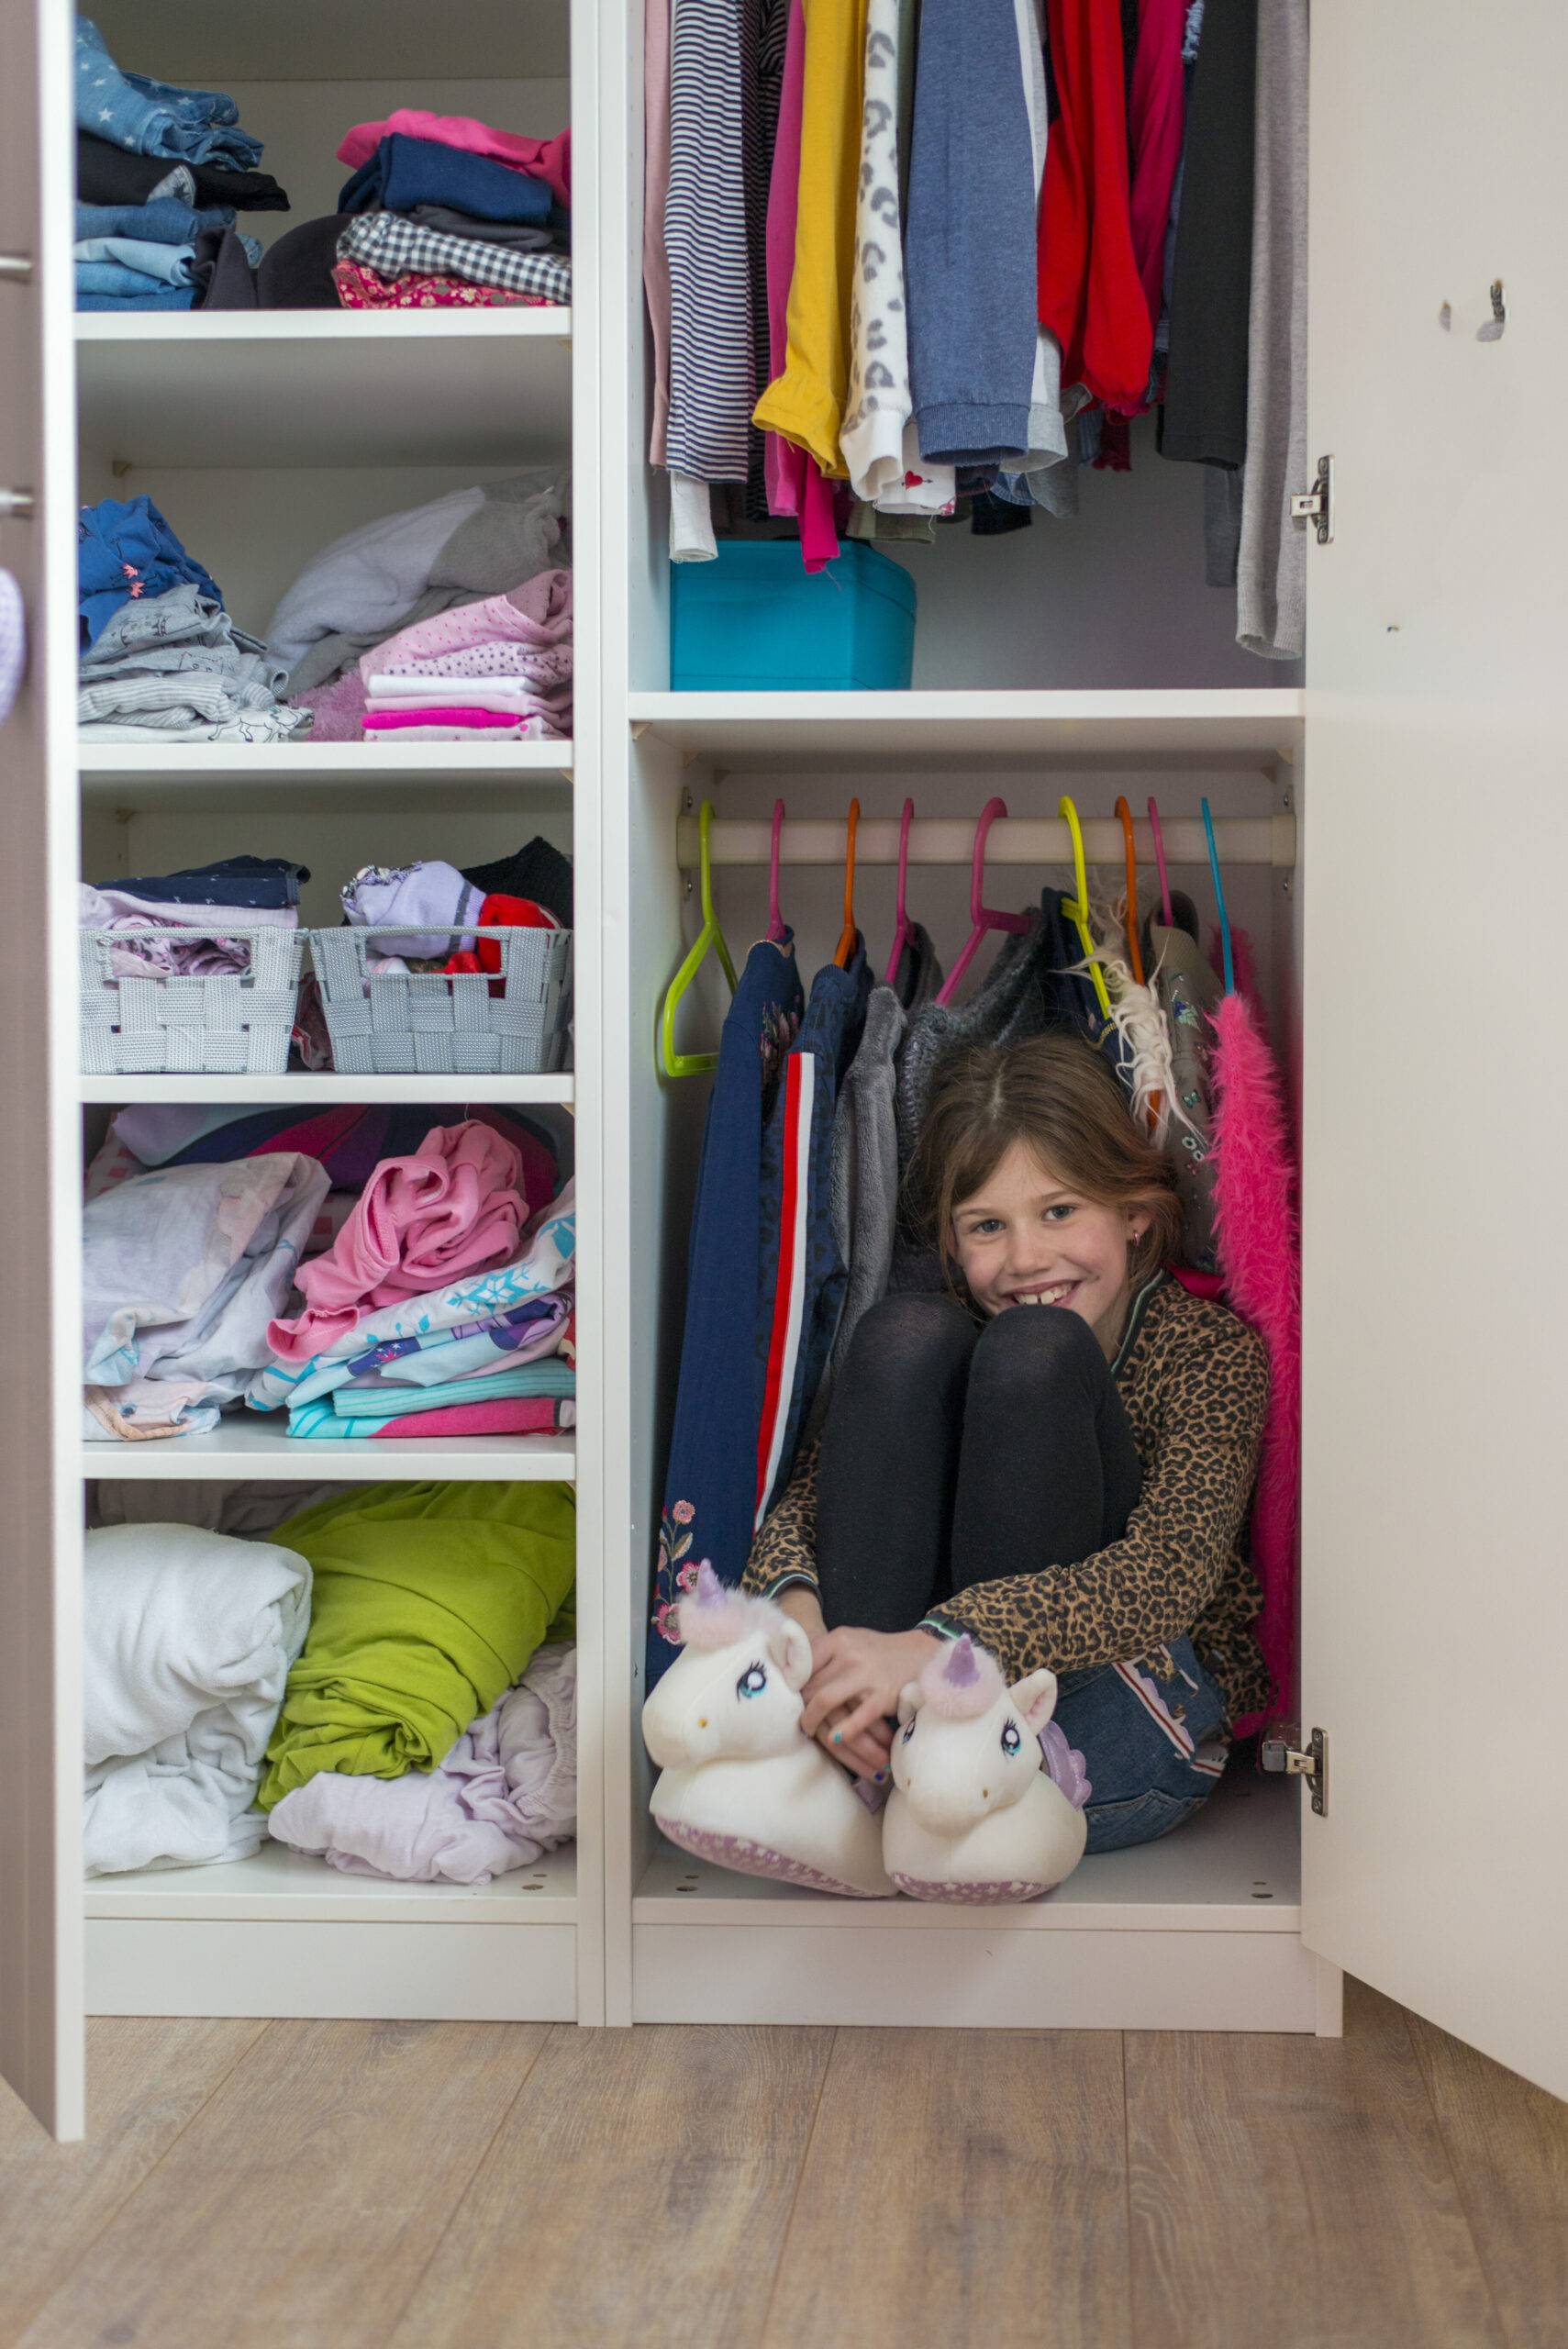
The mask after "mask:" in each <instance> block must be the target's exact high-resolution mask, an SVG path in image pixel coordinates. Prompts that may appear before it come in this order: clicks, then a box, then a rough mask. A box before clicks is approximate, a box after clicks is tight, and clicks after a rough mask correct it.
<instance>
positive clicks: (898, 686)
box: [670, 539, 915, 694]
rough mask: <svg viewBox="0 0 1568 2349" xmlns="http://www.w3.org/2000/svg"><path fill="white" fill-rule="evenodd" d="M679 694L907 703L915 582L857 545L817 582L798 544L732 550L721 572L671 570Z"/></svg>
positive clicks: (698, 565) (713, 568)
mask: <svg viewBox="0 0 1568 2349" xmlns="http://www.w3.org/2000/svg"><path fill="white" fill-rule="evenodd" d="M671 572H672V587H673V597H672V601H673V608H672V612H671V622H670V684H671V686H672V688H673V690H674V691H675V692H676V693H740V692H750V693H781V692H782V693H802V694H805V693H856V692H862V693H863V692H877V691H884V690H887V689H889V688H891V689H892V690H893V691H895V692H906V691H907V689H908V685H909V680H910V677H911V676H912V674H914V667H915V582H914V581H913V580H912V579H911V578H910V576H909V573H907V572H906V571H904V570H901V569H900V568H899V566H898V564H897V563H895V562H890V561H889V560H888V558H887V556H886V555H884V554H878V552H877V551H876V549H875V548H874V547H868V546H862V544H861V542H860V540H858V539H851V540H849V541H848V543H847V544H846V545H845V546H844V547H843V548H842V549H841V551H840V555H839V559H838V561H837V562H831V563H829V564H828V568H827V570H826V571H819V572H817V574H816V576H815V577H812V576H810V575H809V574H808V573H806V570H805V568H804V567H803V565H802V563H801V560H800V549H799V547H798V546H797V545H796V544H795V541H794V540H793V539H766V540H753V539H728V540H721V541H720V543H719V549H718V560H717V562H678V563H674V564H673V565H672V566H671Z"/></svg>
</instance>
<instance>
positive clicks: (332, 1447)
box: [81, 1390, 577, 1485]
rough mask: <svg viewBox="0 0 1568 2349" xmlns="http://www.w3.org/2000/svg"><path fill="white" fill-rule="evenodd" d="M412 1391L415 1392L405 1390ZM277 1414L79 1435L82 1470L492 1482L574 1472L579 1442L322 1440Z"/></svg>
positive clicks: (565, 1478) (565, 1479) (216, 1477)
mask: <svg viewBox="0 0 1568 2349" xmlns="http://www.w3.org/2000/svg"><path fill="white" fill-rule="evenodd" d="M410 1391H412V1390H410ZM287 1423H288V1418H287V1413H286V1412H284V1411H267V1412H260V1411H249V1412H238V1411H237V1412H233V1413H231V1414H230V1415H229V1416H228V1417H227V1418H226V1419H222V1420H221V1421H220V1422H219V1424H218V1425H217V1427H216V1428H214V1430H213V1431H212V1433H211V1434H210V1435H178V1436H168V1437H164V1438H160V1439H154V1440H153V1441H152V1442H147V1443H119V1442H116V1441H115V1440H114V1438H113V1437H106V1438H105V1439H104V1441H103V1442H93V1441H91V1440H89V1439H87V1438H85V1437H84V1438H83V1442H82V1446H81V1453H82V1471H81V1473H82V1475H83V1476H88V1477H91V1476H113V1477H116V1478H119V1477H136V1478H138V1479H147V1480H149V1481H150V1482H153V1483H157V1482H161V1481H163V1480H166V1479H170V1478H184V1477H199V1478H203V1479H206V1480H207V1481H209V1482H211V1483H213V1484H254V1483H259V1482H261V1481H262V1480H263V1479H282V1480H283V1481H284V1482H294V1481H295V1480H298V1481H300V1482H302V1483H320V1484H328V1483H331V1484H339V1483H342V1484H365V1485H386V1484H403V1483H407V1484H424V1483H426V1482H434V1483H437V1484H453V1483H462V1482H465V1481H467V1482H472V1483H476V1484H478V1483H483V1484H493V1485H507V1484H522V1483H531V1482H536V1481H548V1480H559V1481H561V1482H562V1483H565V1484H571V1483H572V1482H573V1480H574V1479H575V1477H576V1475H577V1448H576V1444H575V1442H573V1437H572V1436H571V1435H570V1434H566V1435H476V1436H463V1437H461V1438H460V1437H454V1436H431V1437H429V1438H428V1439H427V1440H424V1441H421V1439H420V1438H419V1437H417V1436H396V1437H391V1438H389V1439H387V1440H386V1441H385V1442H378V1441H377V1440H375V1439H374V1438H369V1439H366V1440H364V1441H362V1442H354V1441H352V1440H351V1439H346V1440H344V1441H343V1442H336V1441H333V1440H330V1439H326V1438H324V1439H322V1440H321V1441H320V1442H311V1441H310V1440H308V1439H306V1438H303V1437H292V1436H290V1435H289V1434H287V1432H286V1428H287Z"/></svg>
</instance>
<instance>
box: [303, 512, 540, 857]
mask: <svg viewBox="0 0 1568 2349" xmlns="http://www.w3.org/2000/svg"><path fill="white" fill-rule="evenodd" d="M570 504H571V484H570V478H569V476H568V475H566V474H564V473H550V472H544V471H540V472H536V473H520V474H517V475H516V476H514V477H513V478H512V479H511V480H508V481H500V482H491V483H488V484H486V485H485V486H484V487H483V488H478V487H476V488H473V489H461V490H451V491H449V492H448V493H447V495H445V496H443V497H438V498H435V499H433V500H432V501H431V503H430V504H429V505H428V506H417V507H411V508H410V509H408V510H407V511H406V512H405V513H401V514H389V515H386V516H384V518H382V519H380V520H378V521H375V522H369V523H366V524H364V525H363V526H362V527H361V529H357V530H350V532H349V533H348V535H347V536H346V537H344V538H341V539H338V540H334V541H333V543H332V544H331V545H330V546H328V547H325V548H323V549H322V551H321V552H320V553H319V554H318V555H316V556H315V557H314V558H313V559H312V561H311V562H309V563H307V564H306V568H305V570H304V571H303V572H302V573H300V575H299V577H298V578H297V579H296V580H295V584H294V585H293V586H292V587H291V588H290V589H289V591H288V593H287V595H286V596H284V598H283V601H282V602H281V603H280V604H279V606H278V607H277V610H276V611H275V612H274V613H273V614H272V623H271V625H270V627H269V629H268V630H267V646H268V651H269V653H270V655H271V657H272V661H273V662H274V663H275V665H276V666H277V667H278V668H280V669H283V670H284V671H286V673H287V680H288V682H287V692H288V696H289V698H290V700H291V702H293V703H294V704H295V706H296V707H299V708H301V709H304V710H307V711H309V712H310V713H311V715H312V717H313V718H314V721H315V740H317V741H324V742H350V741H362V740H365V739H366V720H367V718H370V717H371V716H373V715H374V716H391V717H397V716H399V715H400V714H401V715H404V716H406V712H403V711H402V710H401V702H402V699H403V697H404V696H406V695H412V696H413V697H414V699H416V700H417V698H418V697H419V693H420V691H421V687H420V686H419V685H417V684H414V683H411V682H410V681H411V680H413V679H416V678H417V677H418V676H419V674H420V673H419V671H418V670H417V669H414V668H413V667H412V666H410V665H405V666H404V667H403V669H402V671H401V677H402V682H401V683H400V684H399V685H398V687H397V688H396V691H395V695H393V696H378V699H395V700H397V701H398V702H399V705H400V707H399V708H395V709H392V710H390V711H381V710H378V711H375V712H372V711H371V709H370V707H369V700H370V694H369V690H368V686H367V678H368V677H376V676H380V675H381V674H384V658H383V657H381V656H385V659H389V660H391V661H393V662H401V663H405V664H412V663H413V662H428V661H430V660H431V659H432V658H436V657H437V656H435V655H434V654H433V653H432V651H431V648H430V646H429V645H428V643H427V641H426V640H425V639H423V638H416V639H415V640H414V641H413V643H412V644H409V643H407V642H405V641H403V639H405V638H406V636H407V635H408V633H409V632H410V631H412V630H415V629H420V628H422V627H423V626H424V624H425V623H426V622H428V621H430V620H434V619H437V618H442V617H445V616H454V617H455V615H456V614H457V612H458V611H459V609H460V608H461V609H463V610H468V611H472V610H473V607H476V606H479V605H483V606H484V607H485V610H484V612H483V613H481V614H480V615H479V616H478V617H476V618H470V619H467V620H463V621H462V622H461V623H460V625H459V633H460V635H461V634H462V632H463V631H465V630H472V631H473V645H472V646H471V647H470V648H468V649H473V648H474V647H477V646H478V645H479V644H483V643H490V644H494V645H496V646H505V647H506V650H505V651H496V652H494V653H492V654H489V655H487V656H485V657H486V658H487V659H488V660H489V661H490V662H492V667H491V670H490V673H489V674H488V676H485V675H482V674H478V673H477V672H474V673H471V675H470V682H471V683H473V684H477V685H481V686H487V687H488V688H489V690H491V691H492V692H495V693H497V694H499V696H500V700H499V701H492V702H488V703H480V704H478V705H476V704H475V703H474V702H473V700H472V698H471V697H470V696H468V695H467V694H465V695H464V696H462V699H461V701H460V700H459V699H458V698H457V697H455V696H453V695H452V694H451V693H450V691H449V692H444V693H443V694H441V695H440V696H438V697H437V698H436V699H434V700H432V701H430V702H428V704H427V707H428V708H431V709H434V708H440V707H448V708H451V707H462V708H465V709H470V710H472V709H473V708H474V707H479V708H480V710H481V712H482V714H483V715H484V716H485V717H488V718H491V719H499V721H500V728H499V730H501V731H503V732H506V733H517V734H522V733H532V734H533V735H535V736H538V737H542V738H545V739H559V738H560V737H562V736H565V735H569V734H570V733H571V730H572V594H571V574H570V573H569V572H568V571H566V570H565V569H564V568H563V567H562V566H564V564H565V563H566V562H568V561H569V559H570V553H571V549H570V545H569V542H568V529H569V524H568V513H569V510H570ZM541 576H542V577H543V579H544V581H545V584H539V583H540V581H541ZM503 602H506V603H507V604H508V605H509V606H510V609H509V610H508V611H507V612H506V613H503V612H501V611H500V609H499V606H500V605H501V603H503ZM463 649H465V648H464V647H463V646H462V645H459V646H458V647H456V648H455V650H457V651H462V650H463ZM366 655H375V656H378V657H375V658H372V659H371V660H370V661H369V663H368V667H367V665H366V661H365V656H366ZM443 665H444V662H443V661H442V660H440V659H438V669H439V668H440V667H441V666H443ZM450 674H451V675H453V676H455V675H457V674H461V673H459V672H457V671H455V670H453V671H450ZM426 683H428V672H427V673H426ZM420 722H421V723H426V724H428V723H432V722H434V721H433V720H430V719H428V718H424V719H421V721H420ZM370 730H371V731H372V733H374V732H380V731H388V730H391V731H395V730H397V729H382V728H375V729H370ZM463 730H464V731H465V732H466V733H467V734H468V735H469V736H470V737H471V738H472V736H473V734H474V733H476V732H481V731H484V730H487V729H485V728H484V726H483V725H480V726H475V725H473V723H472V722H471V723H469V724H468V725H467V727H466V728H465V729H463ZM517 894H518V895H529V894H532V893H530V892H527V891H520V892H517Z"/></svg>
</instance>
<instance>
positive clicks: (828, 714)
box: [628, 685, 1305, 775]
mask: <svg viewBox="0 0 1568 2349" xmlns="http://www.w3.org/2000/svg"><path fill="white" fill-rule="evenodd" d="M1304 710H1305V696H1304V695H1303V694H1301V693H1300V692H1298V691H1296V690H1295V689H1294V688H1291V687H1282V686H1270V685H1264V686H1258V687H1251V686H1237V687H1226V688H1216V689H1214V690H1212V691H1206V690H1197V691H1193V692H1123V693H902V694H900V693H842V694H838V693H802V694H790V693H774V694H727V693H715V694H700V693H682V694H671V693H665V694H633V695H632V696H631V697H630V700H629V702H628V718H629V720H630V723H631V726H632V729H633V731H634V732H635V733H640V732H642V731H644V730H647V731H650V732H651V733H653V734H654V735H656V736H657V737H658V738H659V740H661V741H664V742H668V743H669V744H670V745H671V747H672V748H673V749H674V750H676V751H680V752H682V753H683V755H684V756H685V757H687V758H693V757H701V758H707V759H711V760H712V761H713V762H714V763H715V766H716V767H717V771H718V773H719V774H727V773H728V774H773V773H791V772H795V771H796V770H798V769H799V767H800V766H801V765H802V763H807V762H811V763H817V764H819V765H821V764H836V765H839V766H854V767H860V768H864V769H866V770H868V771H874V770H876V769H877V768H879V767H885V768H888V769H902V768H907V767H908V766H910V765H911V764H915V765H918V764H920V763H928V764H929V765H931V766H934V767H951V766H953V765H954V764H958V765H962V766H963V767H965V768H973V767H986V766H991V767H999V768H1000V767H1007V766H1012V765H1029V766H1041V765H1044V766H1051V767H1059V768H1062V769H1069V768H1071V769H1073V770H1077V771H1082V770H1084V768H1091V767H1095V766H1101V767H1109V766H1119V767H1127V766H1129V765H1131V766H1138V767H1149V768H1153V767H1158V768H1160V769H1162V771H1178V772H1179V771H1180V770H1182V769H1183V768H1188V769H1192V768H1208V769H1224V770H1229V771H1234V772H1236V773H1242V774H1244V773H1247V772H1249V771H1256V772H1258V773H1260V774H1270V775H1272V774H1273V773H1274V771H1275V769H1276V768H1277V766H1278V763H1280V762H1281V761H1282V760H1284V761H1286V762H1288V761H1289V760H1290V759H1291V758H1292V757H1293V756H1294V755H1295V752H1296V747H1297V744H1298V742H1299V739H1300V732H1301V723H1302V718H1303V714H1304Z"/></svg>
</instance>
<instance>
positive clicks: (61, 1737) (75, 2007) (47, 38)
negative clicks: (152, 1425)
mask: <svg viewBox="0 0 1568 2349" xmlns="http://www.w3.org/2000/svg"><path fill="white" fill-rule="evenodd" d="M71 29H72V27H71V12H70V10H69V9H66V8H62V7H61V6H58V5H57V0H0V58H3V59H4V61H5V66H4V71H3V72H0V256H3V259H0V492H5V493H9V494H10V495H6V497H4V498H0V567H4V568H5V569H6V571H8V572H9V573H11V574H12V575H13V576H14V578H15V579H16V581H17V585H18V586H19V588H20V590H21V594H22V597H23V600H24V607H25V613H26V624H27V631H28V638H29V640H30V641H29V645H28V669H27V674H26V678H25V681H24V683H23V685H22V687H21V690H20V693H19V695H18V696H17V702H16V706H15V707H14V708H13V710H12V711H11V714H10V717H9V718H8V719H7V720H6V724H5V728H4V730H3V732H0V1098H3V1101H4V1108H3V1111H0V1200H3V1201H4V1203H5V1217H6V1236H5V1244H4V1246H3V1247H0V1326H3V1327H4V1328H5V1330H6V1350H7V1357H8V1359H7V1372H6V1396H5V1408H4V1409H3V1410H0V1495H3V1497H4V1498H3V1504H0V1505H3V1508H4V1516H5V1536H4V1550H3V1552H0V1787H4V1788H5V1797H4V1799H3V1800H0V2072H3V2073H4V2075H5V2076H6V2079H7V2080H9V2081H10V2083H11V2085H12V2086H13V2087H15V2088H16V2089H17V2093H18V2094H19V2095H20V2096H22V2097H23V2098H25V2099H26V2100H27V2102H28V2104H30V2105H31V2107H32V2108H33V2110H34V2111H35V2112H36V2113H37V2114H38V2116H39V2120H40V2121H43V2123H44V2124H45V2126H46V2127H47V2128H50V2129H52V2130H53V2131H54V2132H55V2133H56V2134H57V2135H59V2136H62V2137H71V2136H80V2135H81V2133H82V2126H83V2114H82V2095H83V2017H82V2008H83V1994H82V1939H83V1922H82V1875H81V1865H80V1846H81V1834H80V1811H81V1802H82V1727H81V1720H82V1700H81V1689H80V1675H81V1666H80V1661H79V1616H80V1598H79V1591H80V1580H81V1574H80V1549H81V1535H80V1531H79V1525H80V1519H81V1486H80V1483H79V1481H78V1478H77V1471H78V1467H79V1459H80V1453H79V1449H78V1446H79V1423H80V1416H81V1408H82V1406H81V1378H80V1369H81V1356H80V1353H79V1350H78V1349H79V1339H78V1335H77V1331H78V1328H79V1324H80V1318H81V1317H80V1312H79V1309H78V1307H77V1303H76V1288H77V1285H78V1274H77V1268H76V1266H75V1264H73V1263H72V1261H71V1258H70V1254H69V1252H68V1251H67V1250H66V1249H65V1247H64V1246H63V1245H62V1244H61V1240H62V1235H64V1234H65V1233H67V1232H68V1231H69V1230H71V1229H72V1221H73V1219H72V1204H73V1199H74V1197H75V1196H77V1195H78V1188H79V1184H80V1176H79V1173H78V1161H79V1156H80V1110H79V1108H78V1101H79V1088H78V1085H77V1079H76V1071H77V1068H78V1066H79V1064H80V1062H79V1055H78V1052H77V1044H76V1037H75V1034H74V1032H73V1018H74V969H73V964H74V944H75V941H74V936H73V934H72V933H73V910H74V908H73V897H74V891H73V888H72V882H73V880H74V872H75V841H74V833H75V823H76V809H75V775H74V773H73V763H72V730H73V728H74V723H75V712H74V707H73V703H74V697H75V696H74V674H73V672H74V666H75V662H74V657H73V654H74V646H75V639H76V596H75V541H76V530H75V516H74V501H75V475H74V455H73V450H72V440H71V427H72V402H73V393H72V340H71V338H72V320H71V308H70V305H71V259H70V248H71V228H72V221H71V201H72V154H71V133H70V126H71V123H72V113H73V108H72V72H71ZM45 123H47V124H49V125H50V137H49V138H47V139H44V138H43V137H42V134H41V132H40V125H42V124H45ZM29 263H30V268H29V267H28V264H29ZM16 493H27V494H28V495H30V498H31V501H32V502H31V509H30V511H22V512H18V511H17V507H16V504H15V494H16ZM51 904H52V907H53V909H54V918H53V920H52V921H51V920H50V906H51Z"/></svg>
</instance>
